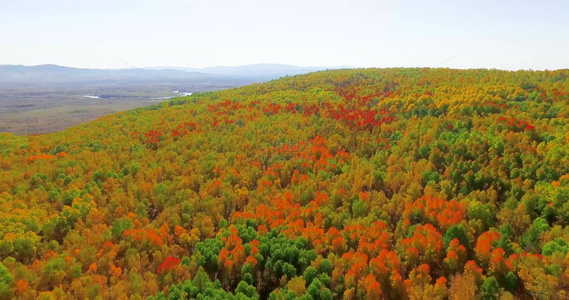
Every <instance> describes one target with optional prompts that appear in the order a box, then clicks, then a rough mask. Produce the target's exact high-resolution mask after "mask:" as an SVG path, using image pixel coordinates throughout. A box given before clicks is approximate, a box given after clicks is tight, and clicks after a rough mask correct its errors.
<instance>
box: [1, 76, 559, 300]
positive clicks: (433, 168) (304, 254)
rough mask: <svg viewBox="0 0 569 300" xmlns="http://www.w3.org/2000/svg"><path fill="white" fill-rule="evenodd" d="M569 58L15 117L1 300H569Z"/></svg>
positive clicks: (290, 80) (4, 187)
mask: <svg viewBox="0 0 569 300" xmlns="http://www.w3.org/2000/svg"><path fill="white" fill-rule="evenodd" d="M568 200H569V70H556V71H500V70H487V69H471V70H455V69H443V68H388V69H351V70H347V69H346V70H331V71H322V72H314V73H310V74H307V75H297V76H288V77H283V78H281V79H277V80H273V81H269V82H266V83H260V84H252V85H248V86H244V87H240V88H233V89H227V90H222V91H215V92H206V93H196V94H193V95H191V96H188V97H181V98H175V99H172V100H170V101H166V102H163V103H160V104H157V105H154V106H151V107H146V108H138V109H135V110H129V111H124V112H119V113H115V114H111V115H107V116H102V117H99V118H98V119H97V120H95V121H92V122H89V123H85V124H81V125H77V126H74V127H71V128H68V129H66V130H63V131H60V132H56V133H51V134H44V135H42V134H38V135H27V136H16V135H14V134H9V133H1V134H0V299H133V300H134V299H151V300H164V299H271V300H277V299H278V300H281V299H287V300H288V299H305V300H309V299H314V300H316V299H568V298H569V201H568Z"/></svg>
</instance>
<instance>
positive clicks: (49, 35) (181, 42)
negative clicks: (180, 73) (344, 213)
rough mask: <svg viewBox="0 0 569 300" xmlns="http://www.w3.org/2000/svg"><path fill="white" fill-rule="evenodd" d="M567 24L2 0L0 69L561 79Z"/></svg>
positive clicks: (550, 19) (188, 4) (521, 13)
mask: <svg viewBox="0 0 569 300" xmlns="http://www.w3.org/2000/svg"><path fill="white" fill-rule="evenodd" d="M567 16H569V1H567V0H561V1H547V0H545V1H537V0H536V1H524V0H517V1H499V0H493V1H487V0H479V1H461V0H455V1H441V0H431V1H418V0H413V1H383V0H375V1H367V0H366V1H364V0H350V1H348V0H345V1H336V0H325V1H320V0H317V1H311V0H286V1H276V0H259V1H257V0H239V1H237V0H196V1H191V0H190V1H180V0H171V1H165V0H164V1H157V0H154V1H151V0H120V1H116V0H91V1H78V0H50V1H46V0H36V1H31V0H0V64H22V65H39V64H58V65H64V66H70V67H80V68H130V67H132V66H136V67H151V66H176V67H198V68H201V67H210V66H219V65H224V66H238V65H247V64H256V63H279V64H291V65H297V66H318V67H336V66H350V67H437V66H438V67H448V68H496V69H506V70H518V69H533V70H543V69H550V70H551V69H563V68H569V55H568V54H569V17H567Z"/></svg>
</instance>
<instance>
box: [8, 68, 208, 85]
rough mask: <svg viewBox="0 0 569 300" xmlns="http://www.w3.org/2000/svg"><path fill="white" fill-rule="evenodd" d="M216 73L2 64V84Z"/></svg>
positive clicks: (203, 77) (132, 80) (177, 78)
mask: <svg viewBox="0 0 569 300" xmlns="http://www.w3.org/2000/svg"><path fill="white" fill-rule="evenodd" d="M213 77H214V76H212V75H210V74H204V73H199V72H184V71H180V70H145V69H117V70H113V69H80V68H69V67H63V66H58V65H39V66H21V65H0V86H7V87H14V86H19V85H26V86H46V85H48V86H58V85H64V84H82V86H85V85H88V86H92V85H100V84H112V83H121V84H136V83H149V82H151V83H172V82H181V81H182V82H188V81H194V82H195V81H197V82H200V81H208V80H212V79H213Z"/></svg>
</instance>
